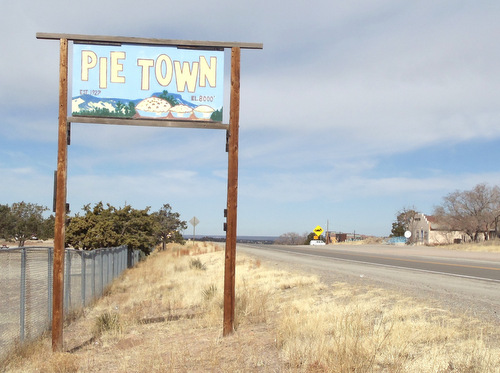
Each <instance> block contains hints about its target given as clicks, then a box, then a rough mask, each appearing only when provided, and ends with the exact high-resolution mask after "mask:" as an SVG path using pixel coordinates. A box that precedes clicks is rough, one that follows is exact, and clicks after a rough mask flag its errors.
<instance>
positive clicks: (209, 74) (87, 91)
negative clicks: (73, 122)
mask: <svg viewBox="0 0 500 373" xmlns="http://www.w3.org/2000/svg"><path fill="white" fill-rule="evenodd" d="M72 73H73V77H72V105H71V112H72V115H73V116H90V117H108V118H110V117H111V118H127V119H141V118H145V119H158V120H162V119H163V120H192V121H197V120H198V121H199V120H203V121H214V122H222V111H223V101H224V92H223V86H224V52H223V51H202V50H197V49H196V50H195V49H178V48H176V47H158V46H138V45H120V46H109V45H89V44H74V46H73V70H72Z"/></svg>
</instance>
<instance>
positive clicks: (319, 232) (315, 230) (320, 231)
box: [313, 225, 323, 237]
mask: <svg viewBox="0 0 500 373" xmlns="http://www.w3.org/2000/svg"><path fill="white" fill-rule="evenodd" d="M313 232H314V233H315V234H316V236H318V237H319V236H321V234H322V233H323V228H321V227H320V226H319V225H318V226H317V227H316V228H314V230H313Z"/></svg>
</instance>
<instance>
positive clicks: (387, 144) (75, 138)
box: [0, 0, 500, 236]
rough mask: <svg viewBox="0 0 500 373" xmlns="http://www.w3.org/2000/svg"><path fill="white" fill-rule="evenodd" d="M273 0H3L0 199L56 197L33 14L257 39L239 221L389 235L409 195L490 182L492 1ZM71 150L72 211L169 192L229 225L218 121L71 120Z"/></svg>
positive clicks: (498, 133) (54, 101)
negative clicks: (147, 124) (148, 124)
mask: <svg viewBox="0 0 500 373" xmlns="http://www.w3.org/2000/svg"><path fill="white" fill-rule="evenodd" d="M75 4H76V3H75ZM282 4H283V2H281V1H269V0H268V1H265V2H264V1H253V2H235V1H213V2H207V1H198V0H193V1H190V2H178V1H177V2H173V1H157V0H145V1H142V2H140V3H138V2H136V1H129V0H121V1H95V0H89V1H85V2H80V3H78V5H72V3H71V2H67V1H60V0H47V1H45V2H32V1H29V2H28V1H27V0H20V1H17V2H10V3H7V4H4V5H3V10H2V13H1V14H0V30H1V33H2V35H3V37H2V39H1V40H0V46H1V50H2V58H1V59H0V86H1V89H0V116H1V118H2V119H0V172H1V175H2V182H1V183H0V203H3V204H4V203H8V204H11V203H14V202H19V201H21V200H24V201H28V202H33V203H38V204H42V205H45V206H49V207H51V206H52V187H53V171H54V170H55V169H56V163H57V162H56V161H57V115H58V65H59V44H58V42H57V41H48V40H37V39H36V37H35V35H36V33H37V32H54V33H70V34H89V35H112V36H134V37H150V38H164V39H185V40H214V41H239V42H257V43H263V44H264V49H263V50H243V51H242V57H241V111H240V148H239V198H238V234H240V235H280V234H283V233H286V232H297V233H301V234H302V233H306V232H310V231H312V230H313V229H314V228H315V227H316V225H321V226H323V228H326V224H327V221H328V222H329V227H330V229H331V230H335V231H342V232H353V231H354V230H355V231H356V233H360V234H370V235H377V236H385V235H388V234H389V233H390V229H391V224H392V222H393V221H394V220H395V216H396V213H397V211H398V210H400V209H402V208H403V207H408V206H410V207H412V206H414V207H415V208H417V209H418V210H420V211H422V212H424V213H432V211H433V208H434V206H436V205H438V204H440V203H441V201H442V198H443V197H444V196H445V195H447V194H448V193H451V192H453V191H455V190H457V189H458V190H466V189H471V188H472V187H474V186H475V185H476V184H479V183H487V184H489V185H500V165H499V162H498V160H499V159H500V146H499V145H500V105H499V104H500V63H499V61H500V48H498V40H497V39H498V38H497V35H499V33H500V23H499V22H498V19H500V3H498V1H480V2H470V1H456V0H453V1H451V0H450V1H446V0H438V1H435V0H434V1H427V0H424V1H419V2H401V1H396V0H373V1H337V0H333V1H332V0H328V1H326V0H325V1H313V2H303V1H289V2H288V3H287V5H286V6H285V7H284V6H283V5H282ZM139 8H140V10H139ZM228 61H229V51H226V64H225V65H226V66H225V68H226V70H228V68H229V62H228ZM226 84H227V83H226ZM226 94H227V93H226ZM228 106H229V102H228V101H227V102H226V103H225V107H228ZM226 122H227V118H226ZM68 160H69V161H68V202H69V203H70V205H71V211H72V213H77V212H79V211H81V207H83V205H85V204H87V203H91V204H94V203H97V202H99V201H103V202H105V203H111V204H112V205H114V206H122V205H124V204H125V203H127V204H131V205H132V206H133V207H135V208H144V207H146V206H151V208H152V210H153V211H155V210H158V209H159V208H160V207H161V206H162V205H163V204H164V203H169V204H170V205H171V206H172V207H173V209H174V210H175V211H178V212H180V213H181V217H182V218H183V219H184V220H186V221H189V220H190V219H191V218H192V217H193V216H196V217H197V218H198V219H199V220H200V223H199V225H198V226H197V227H196V234H197V235H208V234H214V235H215V234H224V232H223V231H222V226H223V222H224V217H223V210H224V208H225V204H226V193H227V154H226V153H225V132H224V131H223V130H205V129H182V128H143V127H129V126H106V125H97V124H73V126H72V144H71V146H70V147H69V150H68ZM191 229H192V227H191V226H189V228H188V230H187V231H186V233H191Z"/></svg>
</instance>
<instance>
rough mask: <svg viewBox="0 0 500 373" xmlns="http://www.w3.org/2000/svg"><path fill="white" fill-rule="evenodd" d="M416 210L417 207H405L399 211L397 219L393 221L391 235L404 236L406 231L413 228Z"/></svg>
mask: <svg viewBox="0 0 500 373" xmlns="http://www.w3.org/2000/svg"><path fill="white" fill-rule="evenodd" d="M417 213H418V212H417V211H416V209H415V207H411V208H409V207H404V208H403V209H402V210H400V211H398V212H397V215H396V221H395V222H394V223H392V229H391V237H403V236H404V235H405V232H406V231H407V230H409V229H410V228H411V224H412V222H413V218H414V217H415V214H417Z"/></svg>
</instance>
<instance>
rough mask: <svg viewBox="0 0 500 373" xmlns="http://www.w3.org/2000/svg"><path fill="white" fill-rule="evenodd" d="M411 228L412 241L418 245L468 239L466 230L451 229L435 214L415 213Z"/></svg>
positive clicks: (450, 242) (456, 241)
mask: <svg viewBox="0 0 500 373" xmlns="http://www.w3.org/2000/svg"><path fill="white" fill-rule="evenodd" d="M409 230H410V232H411V237H410V243H413V244H416V245H445V244H452V243H461V242H464V241H466V240H468V239H467V235H466V234H465V233H464V232H461V231H453V230H449V229H448V228H446V227H444V226H442V225H440V224H439V223H438V221H437V219H436V218H435V217H434V216H431V215H424V214H422V213H421V212H419V213H417V214H415V217H414V218H413V220H412V221H411V222H410V226H409Z"/></svg>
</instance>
